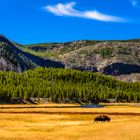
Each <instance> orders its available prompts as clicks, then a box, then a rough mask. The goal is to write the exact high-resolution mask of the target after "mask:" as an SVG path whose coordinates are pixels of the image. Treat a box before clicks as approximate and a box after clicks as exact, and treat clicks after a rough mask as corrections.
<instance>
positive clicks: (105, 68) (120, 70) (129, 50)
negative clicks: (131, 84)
mask: <svg viewBox="0 0 140 140" xmlns="http://www.w3.org/2000/svg"><path fill="white" fill-rule="evenodd" d="M26 51H27V52H28V51H29V52H30V53H33V54H35V55H38V56H41V57H50V58H52V59H54V60H59V61H62V62H63V63H64V64H65V67H66V68H72V69H79V70H82V71H93V72H100V73H103V74H107V75H113V76H115V77H116V78H118V79H121V80H124V81H139V80H138V79H139V78H135V79H136V80H134V79H133V77H134V76H132V75H133V74H135V75H137V76H135V77H139V75H140V40H139V39H135V40H126V41H75V42H68V43H51V44H35V45H28V46H26ZM121 77H122V78H121ZM128 79H129V80H128Z"/></svg>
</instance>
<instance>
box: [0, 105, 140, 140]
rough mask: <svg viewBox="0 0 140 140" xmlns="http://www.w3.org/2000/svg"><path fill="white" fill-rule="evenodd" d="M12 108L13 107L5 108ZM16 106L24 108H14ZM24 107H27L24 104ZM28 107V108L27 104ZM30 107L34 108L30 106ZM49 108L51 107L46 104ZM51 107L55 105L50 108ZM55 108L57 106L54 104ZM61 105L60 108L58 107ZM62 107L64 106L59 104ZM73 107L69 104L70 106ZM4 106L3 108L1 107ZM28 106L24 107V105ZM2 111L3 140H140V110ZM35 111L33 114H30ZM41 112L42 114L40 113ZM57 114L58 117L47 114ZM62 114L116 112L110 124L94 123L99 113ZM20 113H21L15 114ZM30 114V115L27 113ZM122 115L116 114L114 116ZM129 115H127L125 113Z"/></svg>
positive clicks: (0, 120) (113, 108) (134, 108)
mask: <svg viewBox="0 0 140 140" xmlns="http://www.w3.org/2000/svg"><path fill="white" fill-rule="evenodd" d="M2 106H5V108H6V107H8V106H11V105H2ZM12 106H15V107H18V106H21V105H12ZM22 106H23V105H22ZM25 106H26V105H25ZM28 106H30V105H28ZM42 106H48V105H42ZM49 106H51V105H49ZM52 106H54V104H53V105H52ZM55 106H57V105H55ZM58 106H60V105H58ZM67 106H69V105H67ZM0 107H1V106H0ZM23 107H24V106H23ZM5 108H3V109H1V110H0V111H1V112H2V111H3V112H4V111H5V112H6V113H0V140H139V139H140V131H139V130H140V116H138V115H131V114H129V113H133V112H134V113H139V112H140V108H139V107H134V106H111V107H108V106H107V107H105V108H99V109H82V108H67V109H65V108H33V109H32V108H17V109H5ZM32 110H33V112H32V113H30V112H31V111H32ZM39 111H40V112H39ZM49 111H50V112H51V111H53V112H54V113H56V114H44V112H49ZM57 111H58V112H73V113H74V112H83V113H85V112H94V113H95V112H100V113H104V112H107V113H112V114H111V115H109V116H110V117H111V122H110V123H93V119H94V117H95V116H97V114H94V113H93V115H92V114H88V113H87V114H86V115H84V114H69V113H67V114H57ZM12 112H20V113H16V114H15V113H12ZM24 112H26V114H25V113H24ZM114 112H115V113H116V112H118V113H122V115H119V114H115V115H114V114H113V113H114ZM126 112H127V113H128V114H127V115H125V114H123V113H126Z"/></svg>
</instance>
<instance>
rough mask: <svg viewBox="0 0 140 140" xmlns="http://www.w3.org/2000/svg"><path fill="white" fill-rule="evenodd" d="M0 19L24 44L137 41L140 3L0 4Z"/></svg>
mask: <svg viewBox="0 0 140 140" xmlns="http://www.w3.org/2000/svg"><path fill="white" fill-rule="evenodd" d="M0 17H1V21H0V33H1V34H4V35H5V36H7V37H8V38H9V39H11V40H14V41H17V42H19V43H24V44H28V43H39V42H65V41H73V40H85V39H88V40H106V39H107V40H112V39H117V40H118V39H130V38H140V0H0Z"/></svg>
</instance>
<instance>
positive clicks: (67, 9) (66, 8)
mask: <svg viewBox="0 0 140 140" xmlns="http://www.w3.org/2000/svg"><path fill="white" fill-rule="evenodd" d="M75 5H76V2H70V3H66V4H62V3H59V4H57V5H48V6H46V7H44V9H45V10H46V11H48V12H51V13H53V14H55V15H57V16H71V17H81V18H87V19H92V20H99V21H109V22H126V20H125V19H124V18H120V17H116V16H111V15H107V14H103V13H100V12H98V11H96V10H87V11H78V10H76V9H74V6H75Z"/></svg>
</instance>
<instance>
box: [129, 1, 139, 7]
mask: <svg viewBox="0 0 140 140" xmlns="http://www.w3.org/2000/svg"><path fill="white" fill-rule="evenodd" d="M130 2H131V4H132V6H134V7H139V8H140V6H139V3H140V1H139V0H130Z"/></svg>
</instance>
